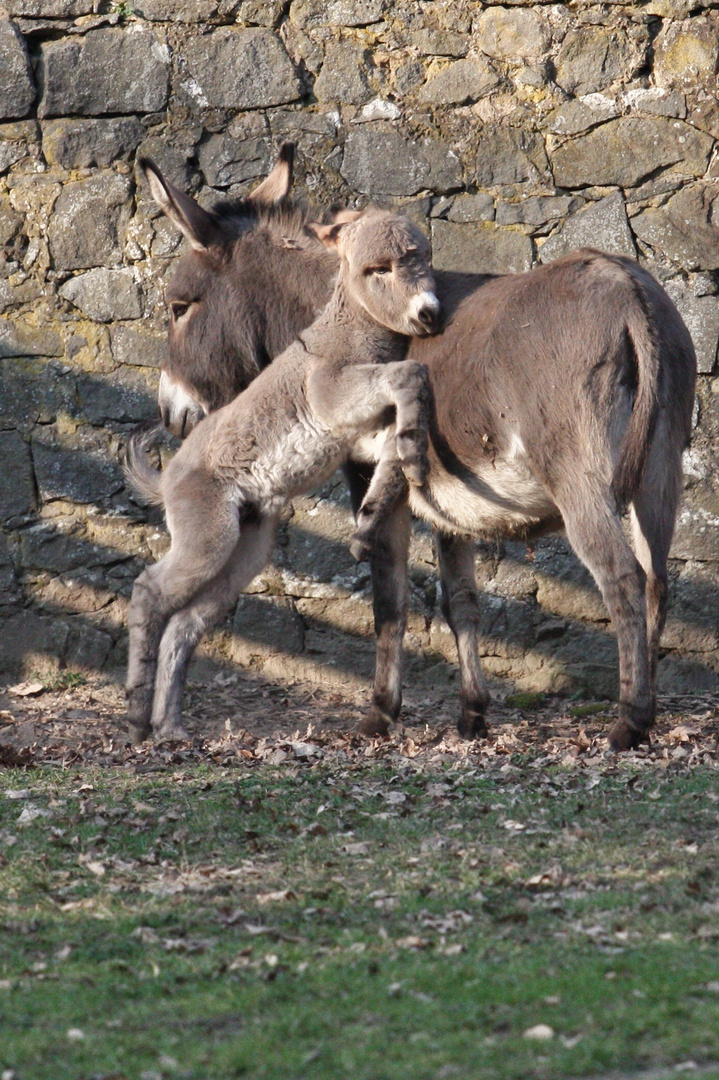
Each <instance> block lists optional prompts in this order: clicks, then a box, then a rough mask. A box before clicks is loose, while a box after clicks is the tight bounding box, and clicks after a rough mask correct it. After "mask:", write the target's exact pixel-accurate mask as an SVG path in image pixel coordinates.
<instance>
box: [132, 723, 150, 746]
mask: <svg viewBox="0 0 719 1080" xmlns="http://www.w3.org/2000/svg"><path fill="white" fill-rule="evenodd" d="M127 730H128V733H129V735H130V742H131V743H132V745H133V746H140V745H141V744H142V743H144V741H145V739H149V737H150V735H151V734H152V728H151V727H150V725H149V724H147V723H141V724H135V723H133V721H132V720H128V723H127Z"/></svg>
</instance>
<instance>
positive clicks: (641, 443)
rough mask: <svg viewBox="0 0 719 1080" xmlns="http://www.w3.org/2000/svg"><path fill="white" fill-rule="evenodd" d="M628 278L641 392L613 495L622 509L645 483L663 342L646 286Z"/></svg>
mask: <svg viewBox="0 0 719 1080" xmlns="http://www.w3.org/2000/svg"><path fill="white" fill-rule="evenodd" d="M622 261H624V260H622ZM628 276H629V279H630V282H631V286H632V293H633V297H632V302H630V304H629V305H628V310H627V313H626V316H625V319H626V328H627V333H628V334H629V339H630V341H631V344H632V347H633V349H634V357H635V362H636V382H637V389H636V394H635V397H634V406H633V409H632V414H631V416H630V417H629V423H628V424H627V427H626V429H625V431H624V437H623V439H622V444H621V447H620V451H619V459H618V461H617V464H616V467H615V469H614V476H613V477H612V492H613V494H614V497H615V499H616V501H617V505H618V506H619V507H620V508H621V509H624V508H625V507H626V505H627V503H629V502H631V500H632V497H633V496H634V494H635V492H636V490H637V488H638V487H639V485H640V483H641V481H642V477H643V475H644V469H645V468H646V464H647V458H648V456H649V449H650V446H651V441H652V435H653V434H654V428H655V426H656V422H657V415H658V412H659V341H658V338H657V333H656V329H655V326H654V322H653V320H652V316H651V310H650V306H649V298H648V296H647V295H646V292H645V287H644V283H643V282H642V280H641V278H640V276H639V274H637V273H633V272H632V270H629V272H628Z"/></svg>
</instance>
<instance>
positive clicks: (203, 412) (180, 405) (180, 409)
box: [157, 371, 208, 439]
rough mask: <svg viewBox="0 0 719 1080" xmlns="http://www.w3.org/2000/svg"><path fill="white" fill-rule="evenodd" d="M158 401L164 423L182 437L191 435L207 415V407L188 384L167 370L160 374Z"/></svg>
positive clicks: (174, 433) (173, 432)
mask: <svg viewBox="0 0 719 1080" xmlns="http://www.w3.org/2000/svg"><path fill="white" fill-rule="evenodd" d="M157 401H158V404H159V407H160V416H161V417H162V422H163V424H164V425H165V427H166V428H168V430H169V431H171V432H172V434H173V435H177V436H179V438H181V439H184V438H185V436H186V435H189V434H190V432H191V431H192V429H193V427H195V426H196V425H197V424H199V422H200V420H202V418H203V417H204V416H207V412H208V410H207V408H206V407H205V406H204V405H203V404H202V403H201V402H199V401H198V400H197V399H196V398H194V397H193V396H192V394H190V392H189V390H188V389H187V387H186V386H184V385H183V384H182V383H181V382H178V381H177V380H176V379H173V378H172V376H171V375H168V374H167V372H166V371H163V372H162V373H161V375H160V386H159V389H158V391H157Z"/></svg>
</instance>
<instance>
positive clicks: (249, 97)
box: [184, 27, 302, 109]
mask: <svg viewBox="0 0 719 1080" xmlns="http://www.w3.org/2000/svg"><path fill="white" fill-rule="evenodd" d="M184 57H185V60H186V62H187V67H188V70H189V72H190V75H191V76H192V79H193V80H194V86H195V87H196V91H195V97H196V98H197V100H198V103H199V104H204V105H210V106H212V107H215V108H220V109H259V108H269V107H271V106H272V105H283V104H284V103H285V102H288V101H296V100H297V99H298V98H299V97H301V95H302V84H301V82H300V79H299V76H298V75H297V72H296V71H295V67H294V64H293V63H292V61H291V60H290V58H289V56H288V55H287V52H286V50H285V47H284V45H283V44H282V42H281V41H280V39H279V38H278V37H276V36H275V34H273V33H272V32H271V31H269V30H232V29H230V28H229V27H218V28H217V29H216V30H212V31H211V32H210V33H209V34H205V35H203V36H202V37H196V38H191V39H189V40H188V41H187V43H186V45H185V47H184ZM191 92H192V89H191Z"/></svg>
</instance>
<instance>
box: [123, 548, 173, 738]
mask: <svg viewBox="0 0 719 1080" xmlns="http://www.w3.org/2000/svg"><path fill="white" fill-rule="evenodd" d="M159 566H160V563H157V564H156V565H155V566H149V567H148V568H147V569H146V570H144V571H143V572H142V573H141V574H140V576H139V577H138V578H137V580H136V581H135V584H134V586H133V589H132V599H131V601H130V611H129V614H128V631H129V638H130V641H129V655H128V665H127V684H126V693H127V721H128V726H129V731H130V737H131V739H132V742H133V743H135V744H137V743H141V742H142V741H143V740H144V739H146V738H147V736H148V735H149V734H150V717H151V713H152V699H153V695H154V692H155V673H156V670H157V651H158V648H159V646H160V639H161V638H162V633H163V631H164V629H165V625H166V623H167V618H168V615H167V613H166V611H165V610H164V609H163V605H162V604H161V591H160V588H159V587H158V585H157V583H156V580H155V579H156V578H157V570H158V567H159Z"/></svg>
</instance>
